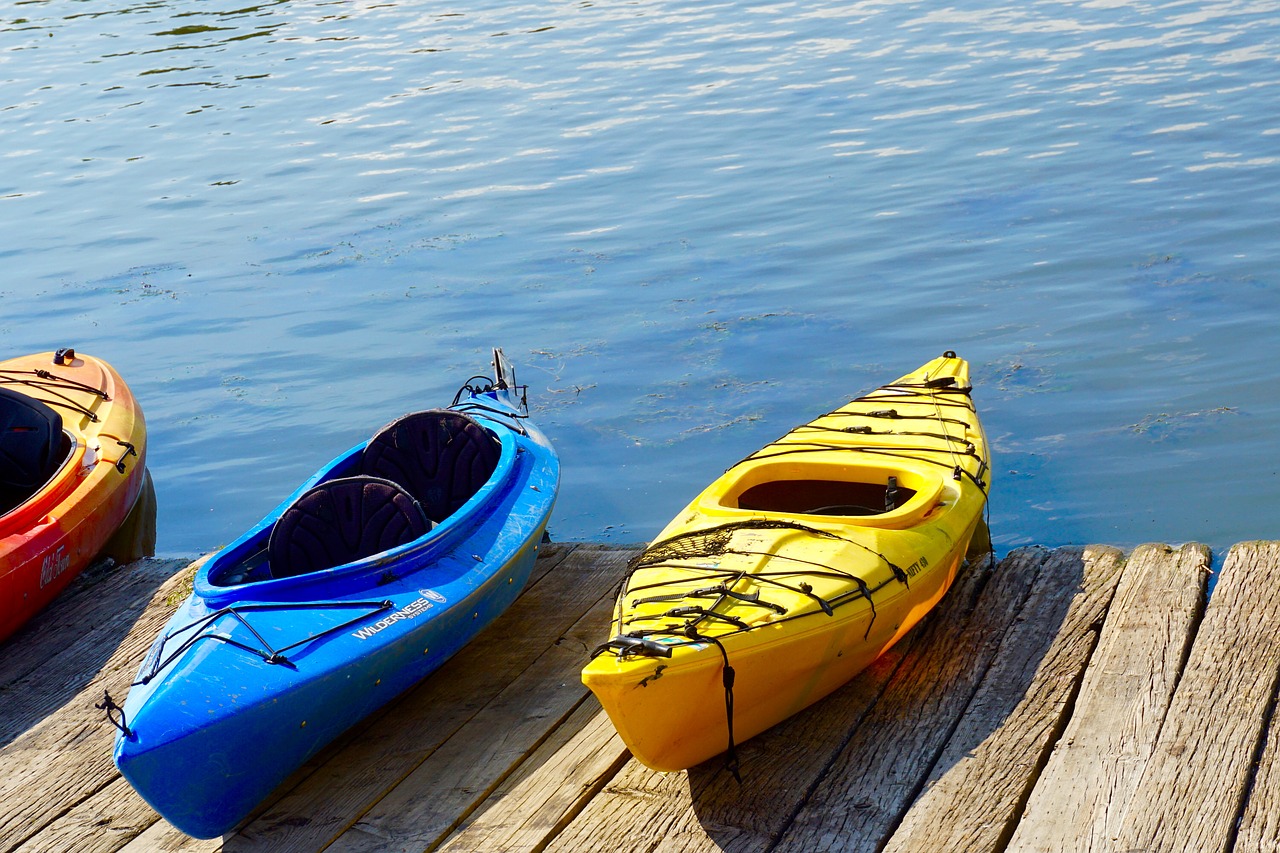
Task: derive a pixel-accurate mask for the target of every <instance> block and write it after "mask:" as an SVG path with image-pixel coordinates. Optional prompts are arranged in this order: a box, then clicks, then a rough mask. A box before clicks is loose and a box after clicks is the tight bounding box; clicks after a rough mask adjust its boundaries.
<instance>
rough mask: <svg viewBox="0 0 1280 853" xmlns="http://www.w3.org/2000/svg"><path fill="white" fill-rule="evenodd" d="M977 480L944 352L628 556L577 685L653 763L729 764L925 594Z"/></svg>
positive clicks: (970, 507)
mask: <svg viewBox="0 0 1280 853" xmlns="http://www.w3.org/2000/svg"><path fill="white" fill-rule="evenodd" d="M931 386H932V387H931ZM889 412H893V414H888V413H889ZM939 412H941V413H942V414H941V415H939ZM957 471H959V473H958V474H957ZM957 477H958V478H957ZM890 478H892V480H890ZM988 479H989V471H988V463H987V447H986V441H985V437H984V436H983V434H982V430H981V426H980V424H979V423H978V420H977V417H976V414H975V413H974V411H973V407H972V403H971V402H970V400H969V382H968V366H967V364H966V363H965V362H963V360H961V359H958V358H955V357H951V356H948V357H944V358H941V359H935V360H933V361H931V362H929V363H928V364H926V365H925V366H923V367H922V368H921V369H920V370H918V371H916V372H915V373H914V374H909V375H908V376H905V377H902V378H901V379H899V380H898V381H897V382H895V383H891V384H890V385H888V386H884V387H883V388H881V389H878V390H877V391H874V392H872V393H870V394H868V395H866V396H864V397H861V398H859V399H857V400H855V401H853V402H852V403H850V404H848V405H847V406H845V407H843V408H841V409H839V410H836V411H835V412H831V413H828V414H826V415H823V416H822V417H820V418H818V419H815V420H814V421H811V422H809V423H808V424H803V425H801V426H799V427H797V428H796V429H795V430H792V431H791V432H789V433H787V434H786V435H784V436H783V437H781V438H780V439H778V440H777V441H776V442H774V443H772V444H770V445H768V446H766V447H765V448H763V449H762V450H761V451H759V452H757V453H756V454H753V455H752V456H751V457H749V458H748V459H746V460H743V461H742V462H741V463H739V464H738V465H735V466H734V467H733V468H730V469H729V470H728V471H727V472H726V473H725V474H724V475H723V476H722V477H720V478H719V479H717V480H716V481H715V482H713V483H712V484H711V485H710V486H708V488H707V489H706V490H704V491H703V493H702V494H700V495H699V496H698V497H697V498H695V499H694V500H693V501H692V502H691V503H690V504H689V505H688V506H687V507H686V508H685V509H684V510H683V511H682V512H681V513H680V514H679V515H678V516H677V517H676V518H675V519H674V520H673V521H672V522H671V524H669V525H668V526H667V527H666V528H665V529H664V530H663V531H662V532H661V533H660V534H659V536H658V537H657V539H656V540H655V541H654V543H652V544H651V545H650V546H649V548H648V549H646V551H645V553H644V554H642V555H641V556H640V557H639V558H637V560H636V561H634V562H633V564H632V567H631V570H630V572H629V574H628V577H627V580H626V582H625V583H624V586H623V589H622V592H621V594H620V596H619V599H618V605H617V607H616V609H615V614H614V623H613V626H612V629H613V638H612V639H611V640H610V642H609V643H607V644H605V645H604V646H602V647H601V648H600V649H597V654H596V656H595V657H594V658H593V660H592V661H591V662H590V663H589V664H588V665H587V667H586V668H585V669H584V670H583V682H584V683H585V684H586V685H587V686H588V687H589V688H591V690H592V691H593V692H594V693H595V695H596V696H597V698H598V699H599V700H600V702H601V705H602V706H603V707H604V709H605V710H606V712H607V713H608V714H609V717H610V719H611V721H612V722H613V724H614V726H615V728H616V729H617V730H618V733H619V734H620V736H621V737H622V739H623V741H624V742H625V743H626V744H627V746H628V748H629V749H630V750H631V752H632V754H633V755H634V756H635V757H636V758H637V759H638V760H640V761H641V762H642V763H644V764H645V765H647V766H649V767H651V768H653V769H656V770H663V771H673V770H681V769H685V768H688V767H692V766H694V765H696V764H698V763H700V762H703V761H706V760H707V759H709V758H712V757H714V756H716V755H718V754H720V753H723V752H726V751H730V753H731V754H732V750H733V748H734V745H735V742H741V741H742V740H745V739H747V738H750V737H753V736H755V735H757V734H759V733H761V732H763V731H765V730H766V729H768V728H770V727H772V726H774V725H776V724H777V723H779V722H781V721H782V720H784V719H786V718H787V717H790V716H791V715H793V714H795V713H797V712H798V711H800V710H802V709H804V708H806V707H808V706H809V705H811V704H813V703H814V702H816V701H818V700H819V699H821V698H822V697H824V696H826V695H828V694H830V693H831V692H832V691H834V690H836V689H837V688H839V687H840V686H841V685H843V684H844V683H845V682H847V681H848V680H849V679H850V678H852V677H853V676H855V675H857V674H858V673H859V672H861V671H862V670H863V669H865V668H866V667H867V666H869V665H870V664H871V663H872V662H874V661H875V660H876V658H878V657H879V656H880V655H881V654H883V653H884V652H885V651H886V650H887V649H888V648H890V647H891V646H892V645H893V644H894V643H895V642H897V641H898V640H899V639H900V638H901V637H902V636H903V635H904V634H905V633H906V632H907V631H909V630H910V629H911V628H912V627H913V626H914V625H915V624H917V623H918V622H919V621H920V619H922V618H923V617H924V616H925V615H926V614H927V613H928V612H929V611H930V610H931V609H932V608H933V607H934V606H935V605H936V604H937V602H938V601H939V600H941V598H942V596H943V595H944V594H945V593H946V591H947V590H948V589H949V588H950V586H951V584H952V582H953V581H954V579H955V577H956V574H957V572H958V570H959V568H960V566H961V565H962V563H963V560H964V557H965V554H966V551H967V549H968V546H969V542H970V540H971V539H972V537H973V535H974V532H975V530H976V529H977V527H978V525H979V523H980V521H981V516H982V510H983V506H984V504H985V498H986V490H987V488H988ZM891 484H892V485H891ZM890 490H892V491H890ZM887 492H888V493H889V494H888V498H889V501H888V503H887V504H886V503H885V500H886V493H887ZM873 500H875V501H879V502H880V503H879V504H877V505H875V506H870V507H867V506H864V504H866V503H868V502H871V501H873ZM857 513H861V514H857ZM727 669H730V670H732V675H731V676H730V678H729V686H728V689H727V687H726V680H727V679H726V670H727Z"/></svg>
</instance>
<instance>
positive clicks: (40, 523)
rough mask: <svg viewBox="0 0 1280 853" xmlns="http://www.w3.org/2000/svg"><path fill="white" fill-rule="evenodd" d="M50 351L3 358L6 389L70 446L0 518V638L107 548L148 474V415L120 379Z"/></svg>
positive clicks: (98, 365) (97, 362)
mask: <svg viewBox="0 0 1280 853" xmlns="http://www.w3.org/2000/svg"><path fill="white" fill-rule="evenodd" d="M54 356H55V354H54V353H52V352H48V353H38V354H35V355H29V356H23V357H20V358H13V359H8V360H6V361H0V387H4V388H7V389H10V390H13V391H17V392H19V393H22V394H24V395H26V396H28V397H31V398H33V399H36V400H39V401H41V402H42V403H44V404H46V405H48V406H50V407H51V408H53V409H54V410H55V411H57V412H58V413H59V414H60V415H61V417H62V429H63V432H64V433H65V437H66V444H67V447H68V449H67V452H66V455H65V457H64V458H63V461H62V463H61V465H60V466H59V467H58V469H57V471H56V472H54V474H53V475H52V476H51V477H50V478H49V480H48V482H46V483H45V484H44V485H43V486H42V487H41V488H40V489H39V490H38V491H36V492H35V493H34V494H33V495H31V496H30V497H29V498H28V499H27V500H25V501H23V502H22V503H21V504H19V505H18V506H15V507H13V508H12V509H11V510H9V511H8V512H6V513H4V515H0V640H4V639H5V638H7V637H9V636H10V635H12V634H13V633H14V632H15V631H16V630H18V628H20V627H21V626H22V625H23V624H24V623H25V622H26V621H27V620H28V619H30V618H31V617H32V616H34V615H35V614H36V613H37V612H38V611H40V610H41V609H42V608H44V607H45V606H46V605H48V604H49V602H51V601H52V600H53V599H54V598H55V597H56V596H57V595H58V594H59V593H61V592H62V591H63V590H64V589H66V587H67V586H68V585H69V584H70V583H71V582H72V581H73V580H75V578H76V577H77V576H78V575H79V574H80V573H81V572H82V571H83V570H84V569H85V568H86V567H87V566H88V565H89V563H90V562H91V561H92V560H93V558H94V557H95V556H97V555H98V554H99V552H101V551H102V549H103V547H104V546H105V545H106V544H107V542H108V541H109V540H110V538H111V536H112V534H113V533H114V532H115V531H116V530H117V528H119V527H120V525H121V524H122V523H123V522H124V520H125V518H126V517H127V516H128V514H129V511H130V510H131V509H132V508H133V506H134V504H135V502H136V501H137V499H138V495H139V494H140V492H141V490H142V487H143V483H144V480H145V469H146V452H147V428H146V421H145V419H144V418H143V415H142V409H141V407H140V406H139V405H138V402H137V400H135V399H134V396H133V394H132V393H131V392H130V390H129V388H128V386H127V385H126V384H125V382H124V380H123V379H121V377H120V375H119V374H118V373H117V372H116V371H115V369H114V368H112V367H111V365H109V364H107V363H106V362H105V361H102V360H101V359H97V358H94V357H93V356H89V355H84V354H72V355H70V356H68V357H65V358H63V359H62V362H61V363H56V362H55V360H54Z"/></svg>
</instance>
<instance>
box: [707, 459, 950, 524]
mask: <svg viewBox="0 0 1280 853" xmlns="http://www.w3.org/2000/svg"><path fill="white" fill-rule="evenodd" d="M735 471H736V474H737V476H726V477H725V478H723V479H721V480H719V481H717V482H716V483H715V484H714V485H713V486H712V488H710V489H708V490H707V492H705V493H703V496H702V498H701V499H700V501H699V506H700V509H702V510H703V511H708V512H711V513H714V514H726V513H733V514H741V513H742V512H744V511H745V512H750V513H753V514H758V515H763V516H766V517H768V516H772V515H777V516H779V517H786V518H792V517H796V516H808V517H814V518H839V519H840V520H841V521H842V522H847V523H849V524H857V525H863V526H867V527H885V528H895V529H901V528H904V527H909V526H911V525H913V524H916V523H917V522H919V521H920V519H922V518H923V517H924V516H925V515H927V514H928V513H929V512H930V511H932V509H933V508H934V507H935V506H937V504H938V502H939V499H940V496H941V493H942V491H943V488H944V482H943V478H942V477H940V476H938V475H935V474H932V473H931V472H927V471H922V470H919V469H918V468H914V467H909V466H905V465H885V466H880V465H867V464H862V465H849V464H847V463H841V462H835V461H828V460H821V459H817V458H811V459H807V460H802V461H778V460H766V461H756V460H748V461H746V462H744V463H742V464H740V465H739V466H737V469H735ZM734 473H735V472H734V471H731V472H730V475H732V474H734Z"/></svg>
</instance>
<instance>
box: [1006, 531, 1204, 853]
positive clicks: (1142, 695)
mask: <svg viewBox="0 0 1280 853" xmlns="http://www.w3.org/2000/svg"><path fill="white" fill-rule="evenodd" d="M1210 559H1211V554H1210V552H1209V549H1208V548H1207V547H1205V546H1204V545H1198V544H1190V545H1184V546H1183V547H1181V548H1180V549H1178V550H1173V549H1171V548H1169V547H1168V546H1165V545H1144V546H1142V547H1140V548H1138V549H1136V550H1135V551H1134V552H1133V554H1132V555H1131V556H1130V557H1129V561H1128V565H1127V566H1126V567H1125V570H1124V574H1123V576H1122V578H1121V580H1120V585H1119V587H1118V588H1117V590H1116V596H1115V599H1114V601H1113V602H1112V605H1111V609H1110V612H1109V613H1108V615H1107V618H1106V622H1105V624H1104V626H1103V629H1102V635H1101V637H1100V638H1099V640H1098V647H1097V649H1095V651H1094V654H1093V657H1092V659H1091V660H1090V662H1089V666H1088V669H1087V670H1086V671H1085V676H1084V681H1083V682H1082V683H1081V686H1080V692H1079V695H1078V696H1077V698H1076V702H1075V707H1074V709H1073V711H1072V714H1071V720H1070V722H1069V723H1068V724H1067V728H1066V730H1065V731H1064V732H1063V734H1062V737H1061V738H1060V739H1059V740H1058V742H1057V744H1056V745H1055V746H1054V750H1053V754H1052V755H1051V756H1050V758H1049V763H1048V764H1047V765H1046V767H1045V769H1044V771H1043V772H1042V773H1041V774H1040V777H1039V779H1037V780H1036V783H1035V788H1034V789H1033V790H1032V792H1031V797H1030V798H1029V799H1028V801H1027V805H1026V808H1025V810H1024V814H1023V817H1022V819H1021V821H1020V822H1019V823H1018V826H1017V829H1016V830H1015V832H1014V835H1013V839H1012V840H1011V841H1010V843H1009V847H1008V849H1009V850H1010V851H1015V850H1017V851H1022V850H1026V851H1032V850H1034V851H1045V852H1046V853H1048V852H1049V851H1061V853H1069V851H1110V850H1113V849H1114V846H1113V845H1114V841H1113V839H1115V837H1116V836H1117V835H1118V833H1119V831H1120V826H1121V823H1122V821H1123V819H1124V815H1125V812H1126V811H1127V809H1128V806H1129V802H1130V801H1131V799H1132V798H1133V793H1134V789H1135V788H1136V787H1137V784H1138V780H1139V778H1140V777H1141V774H1142V768H1143V767H1144V766H1145V764H1146V762H1147V759H1148V757H1149V756H1150V755H1151V750H1152V748H1153V747H1154V746H1155V742H1156V737H1157V736H1158V735H1159V732H1160V726H1161V724H1162V723H1163V721H1164V718H1165V713H1166V711H1167V710H1168V707H1169V702H1170V701H1171V699H1172V697H1173V691H1174V688H1175V687H1176V686H1177V683H1178V677H1179V675H1180V674H1181V672H1182V663H1183V661H1184V660H1185V659H1186V656H1187V653H1188V651H1189V650H1190V648H1191V642H1192V639H1193V638H1194V636H1195V629H1196V625H1197V624H1198V623H1199V620H1200V618H1201V615H1202V613H1203V608H1204V598H1205V587H1206V586H1207V580H1208V575H1209V562H1210Z"/></svg>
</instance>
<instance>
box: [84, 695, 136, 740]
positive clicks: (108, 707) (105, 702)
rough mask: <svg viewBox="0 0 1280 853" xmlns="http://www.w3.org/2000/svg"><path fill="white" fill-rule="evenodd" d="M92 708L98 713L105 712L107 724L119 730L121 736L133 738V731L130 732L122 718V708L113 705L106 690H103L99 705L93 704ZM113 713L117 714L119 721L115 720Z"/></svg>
mask: <svg viewBox="0 0 1280 853" xmlns="http://www.w3.org/2000/svg"><path fill="white" fill-rule="evenodd" d="M93 707H95V708H97V709H98V710H99V711H106V712H107V722H109V723H111V725H113V726H115V727H116V728H117V729H119V730H120V733H121V734H122V735H124V736H125V737H130V738H131V737H133V731H132V730H130V728H129V726H128V724H127V723H126V721H125V718H124V708H121V707H120V706H119V705H117V704H116V703H115V700H114V699H112V698H111V694H110V693H108V692H107V691H106V690H103V691H102V702H101V703H98V702H95V703H94V704H93ZM113 712H119V714H120V719H118V720H117V719H116V718H115V716H114V714H113Z"/></svg>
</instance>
